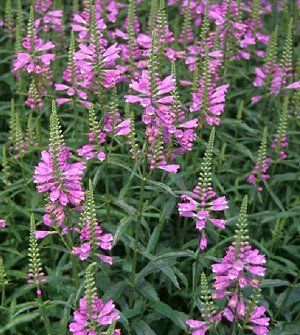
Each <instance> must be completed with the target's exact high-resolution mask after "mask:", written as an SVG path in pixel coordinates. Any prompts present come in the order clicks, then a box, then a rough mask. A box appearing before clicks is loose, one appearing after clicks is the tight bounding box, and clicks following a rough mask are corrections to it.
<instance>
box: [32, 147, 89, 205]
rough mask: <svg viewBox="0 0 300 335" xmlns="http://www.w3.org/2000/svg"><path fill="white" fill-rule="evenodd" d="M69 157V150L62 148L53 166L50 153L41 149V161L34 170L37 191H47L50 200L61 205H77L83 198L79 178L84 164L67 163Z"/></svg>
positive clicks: (81, 175) (80, 178)
mask: <svg viewBox="0 0 300 335" xmlns="http://www.w3.org/2000/svg"><path fill="white" fill-rule="evenodd" d="M69 157H70V151H69V150H68V149H67V148H64V150H63V151H62V152H61V153H60V157H59V160H58V162H57V163H58V165H57V167H55V165H54V162H53V157H51V154H50V153H49V152H48V151H46V150H43V151H42V157H41V161H40V163H39V164H38V165H37V166H36V168H35V172H34V183H35V184H37V189H38V192H49V198H50V200H51V202H56V201H57V202H58V203H60V204H61V205H62V206H66V205H67V204H68V203H71V204H74V205H77V204H79V203H80V202H81V201H82V200H83V199H84V192H83V190H82V186H81V180H82V177H83V172H84V169H85V164H84V163H73V164H69V163H68V162H67V160H68V158H69ZM56 169H58V171H59V173H58V171H57V170H56Z"/></svg>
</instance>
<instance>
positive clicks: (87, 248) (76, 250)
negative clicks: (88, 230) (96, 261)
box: [72, 242, 91, 261]
mask: <svg viewBox="0 0 300 335" xmlns="http://www.w3.org/2000/svg"><path fill="white" fill-rule="evenodd" d="M72 253H73V254H74V255H77V256H79V258H80V259H81V260H82V261H83V260H86V259H87V258H88V257H89V256H90V253H91V244H90V242H85V243H83V244H82V245H81V246H80V247H73V250H72Z"/></svg>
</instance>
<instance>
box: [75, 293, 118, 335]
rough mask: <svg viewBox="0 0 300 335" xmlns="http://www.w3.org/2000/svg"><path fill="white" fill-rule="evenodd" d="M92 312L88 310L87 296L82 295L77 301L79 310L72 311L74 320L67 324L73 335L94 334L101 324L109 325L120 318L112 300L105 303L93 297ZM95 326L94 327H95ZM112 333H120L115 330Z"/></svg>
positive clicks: (97, 331)
mask: <svg viewBox="0 0 300 335" xmlns="http://www.w3.org/2000/svg"><path fill="white" fill-rule="evenodd" d="M91 308H92V313H90V312H89V307H88V304H87V298H86V297H83V298H81V299H80V302H79V310H77V311H75V312H74V313H73V318H74V321H73V322H71V323H70V324H69V330H70V332H71V333H72V334H74V335H87V334H89V335H92V334H93V335H96V334H97V333H99V331H100V327H101V329H103V328H102V327H103V326H109V325H111V324H113V323H114V322H115V321H117V320H118V319H119V318H120V314H119V312H118V311H117V310H116V309H115V305H114V303H113V301H112V300H109V301H108V302H107V303H103V301H102V300H101V299H100V298H98V297H94V298H93V301H92V307H91ZM95 327H96V328H95ZM114 334H120V333H119V332H115V333H114Z"/></svg>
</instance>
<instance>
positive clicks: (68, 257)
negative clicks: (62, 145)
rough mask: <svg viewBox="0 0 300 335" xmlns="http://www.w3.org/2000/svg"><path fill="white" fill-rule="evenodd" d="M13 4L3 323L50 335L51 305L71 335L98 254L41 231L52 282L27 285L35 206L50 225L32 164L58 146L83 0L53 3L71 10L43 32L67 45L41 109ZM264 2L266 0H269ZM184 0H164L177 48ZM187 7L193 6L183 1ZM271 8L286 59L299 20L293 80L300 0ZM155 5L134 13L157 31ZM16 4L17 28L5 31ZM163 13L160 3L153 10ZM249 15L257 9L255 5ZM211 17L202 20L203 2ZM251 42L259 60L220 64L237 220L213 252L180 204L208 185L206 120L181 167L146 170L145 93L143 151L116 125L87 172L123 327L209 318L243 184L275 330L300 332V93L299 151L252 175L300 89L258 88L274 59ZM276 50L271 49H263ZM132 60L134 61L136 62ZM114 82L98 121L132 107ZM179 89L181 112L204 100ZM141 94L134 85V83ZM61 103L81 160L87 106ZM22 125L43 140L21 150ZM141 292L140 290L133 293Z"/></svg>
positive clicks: (4, 119)
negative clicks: (202, 180) (261, 70)
mask: <svg viewBox="0 0 300 335" xmlns="http://www.w3.org/2000/svg"><path fill="white" fill-rule="evenodd" d="M6 2H7V4H6V9H5V6H4V3H5V1H4V0H2V1H1V13H2V14H1V17H2V18H3V20H4V24H3V27H1V28H0V29H1V32H0V43H1V50H0V52H1V59H0V101H1V103H0V141H1V153H2V154H1V161H2V166H3V167H2V170H1V172H0V178H1V189H0V202H1V205H0V219H3V220H5V221H6V227H5V228H0V252H1V257H2V258H3V262H4V269H5V273H6V277H5V278H6V281H7V282H5V280H4V279H3V278H4V277H3V276H4V275H3V273H1V271H0V277H1V278H2V281H1V280H0V290H1V292H2V298H1V307H0V334H9V335H13V334H45V328H44V322H43V315H42V314H46V316H47V318H48V319H49V320H50V325H51V326H50V329H51V334H58V335H63V334H68V333H69V330H68V324H69V323H70V322H71V321H72V313H73V311H74V310H75V309H77V308H78V301H79V298H81V297H82V296H83V294H84V276H85V272H86V268H87V265H88V264H89V263H90V262H91V261H87V260H86V261H81V260H79V259H76V258H75V257H74V256H72V254H71V253H70V251H69V250H68V249H67V248H66V246H65V244H64V243H63V242H62V241H61V239H60V236H59V234H51V235H49V236H47V237H45V238H44V239H41V240H38V244H39V250H40V258H41V263H42V267H43V269H44V270H45V273H46V277H47V283H46V284H45V285H43V288H42V295H41V296H37V295H36V293H35V291H36V290H35V289H34V287H33V285H29V284H27V273H28V262H29V260H28V247H29V223H30V217H31V215H32V214H34V218H35V222H36V225H37V229H40V230H48V229H49V228H48V227H46V226H44V225H43V220H42V216H43V214H44V213H45V212H44V206H45V204H46V203H47V201H46V200H45V197H44V195H43V194H41V193H38V192H37V189H36V187H35V184H34V183H33V173H34V168H35V166H36V165H37V164H38V162H39V161H40V154H41V151H42V150H44V149H46V148H47V147H48V144H49V116H50V114H51V101H52V99H57V98H59V97H61V92H58V91H56V90H55V89H54V85H53V83H62V82H63V81H62V73H63V71H64V69H65V68H66V65H67V61H68V48H69V43H70V31H71V30H72V28H71V27H70V23H69V22H70V20H71V17H72V12H73V10H74V8H75V9H76V6H77V4H78V3H77V2H76V1H74V2H73V3H71V1H60V0H57V1H53V2H54V4H53V5H52V7H51V8H52V9H63V29H62V31H60V32H57V31H55V30H53V29H50V30H49V31H43V30H42V29H41V28H39V29H38V35H39V36H40V37H41V38H42V39H43V41H51V42H52V43H54V45H55V48H54V49H53V50H52V51H51V52H53V53H55V54H56V58H55V60H54V61H53V62H52V64H51V68H52V77H51V80H49V81H47V84H46V85H45V89H46V92H44V93H43V95H42V102H43V104H42V106H41V107H39V108H34V109H30V107H29V106H27V105H26V104H25V103H24V101H25V99H26V96H27V94H28V89H29V87H30V84H31V83H32V77H31V76H30V74H28V73H23V74H22V75H20V76H19V77H16V75H15V74H14V73H12V70H11V69H12V62H13V60H14V59H15V57H16V38H15V36H16V31H17V29H16V24H17V21H18V20H17V17H18V13H20V12H19V10H17V7H18V4H17V1H13V0H12V2H11V3H10V1H6ZM120 2H122V3H123V4H124V6H120V7H119V9H118V14H117V19H116V21H115V22H111V21H109V20H108V19H107V18H105V22H106V25H107V28H106V29H107V31H113V30H114V29H115V28H119V29H121V30H122V29H123V24H124V20H125V19H126V17H127V15H128V3H127V2H125V1H120ZM225 2H226V1H224V3H225ZM254 2H255V1H254ZM21 3H22V20H23V23H24V26H23V28H22V29H21V33H22V36H23V37H24V36H26V29H25V26H26V22H28V20H29V13H30V5H31V3H30V1H21ZM103 3H104V1H103ZM191 3H193V1H191ZM199 3H201V1H199ZM241 3H244V4H246V3H249V6H250V8H251V3H252V2H251V1H249V2H248V1H241ZM261 3H262V5H264V4H265V3H266V1H261ZM181 5H182V4H181V1H180V3H177V2H176V1H174V4H172V1H170V4H166V8H165V12H166V14H167V18H168V24H169V27H170V30H171V31H173V33H174V36H175V41H174V42H172V43H170V45H169V46H170V47H171V48H173V49H176V50H187V49H186V46H187V44H188V43H186V44H185V43H178V41H177V38H178V36H179V35H180V31H181V30H182V26H183V21H184V18H185V15H184V11H181V10H180V8H181ZM10 6H11V7H10ZM78 6H79V7H78V8H79V10H82V4H81V3H80V1H79V4H78ZM182 6H186V4H184V2H183V5H182ZM270 6H271V7H272V8H271V11H270V12H263V13H262V14H261V18H262V22H263V27H262V31H263V32H264V33H267V34H271V33H272V32H274V30H275V29H276V27H277V29H278V44H277V46H276V53H277V55H278V62H279V61H280V57H281V56H280V55H282V52H283V48H284V44H285V40H286V34H287V31H288V25H289V21H290V18H291V17H292V18H293V44H292V49H293V56H292V61H293V71H294V72H293V73H294V74H293V79H294V80H292V79H291V80H290V81H289V82H292V81H297V74H296V71H297V67H296V65H297V57H299V52H300V47H299V30H298V31H297V27H298V28H299V21H298V20H297V19H298V17H299V9H297V6H296V2H295V1H271V2H270ZM150 7H151V1H139V2H137V3H136V8H135V11H136V15H137V17H138V20H139V22H140V24H141V31H143V32H145V33H147V31H148V18H149V16H150V11H151V8H150ZM153 7H155V6H154V5H153V3H152V10H153ZM157 8H158V6H157ZM183 8H184V7H183ZM262 8H263V6H262ZM156 10H157V9H156ZM10 14H11V15H12V16H11V18H12V22H11V25H12V34H10V32H9V30H7V25H9V24H10V23H9V22H8V21H9V19H10V16H9V15H10ZM194 14H195V13H194V12H193V10H192V29H193V34H194V36H195V41H196V40H197V38H198V36H199V34H200V30H201V24H200V25H196V24H195V23H194V19H195V18H194ZM34 15H35V19H36V18H41V17H43V16H44V14H41V13H38V12H35V13H34ZM157 15H158V14H157V12H156V14H154V16H152V18H153V17H156V16H157ZM195 15H196V14H195ZM244 15H245V16H247V15H250V14H249V13H247V12H245V13H244ZM199 17H203V12H202V13H200V14H199ZM210 25H211V26H210V30H211V31H213V30H214V29H216V25H215V24H214V22H213V20H211V22H210ZM104 31H105V30H104ZM124 31H125V30H124ZM107 38H108V40H109V41H110V42H109V45H111V44H113V43H114V42H112V37H111V36H108V37H107ZM189 44H193V43H189ZM195 44H196V42H195ZM76 48H77V47H76ZM250 48H252V50H251V58H250V60H246V59H235V60H230V59H229V58H228V59H226V60H225V62H224V63H223V65H222V66H221V69H220V70H219V72H220V76H221V82H222V83H229V84H230V87H229V89H228V93H227V97H226V105H225V112H224V114H223V115H222V117H221V123H220V125H219V126H217V127H216V139H215V144H214V149H213V159H212V162H213V164H212V165H213V166H212V169H213V171H212V184H213V185H214V188H215V190H216V192H217V194H219V195H225V196H226V198H227V200H228V206H229V208H228V209H227V210H225V212H224V213H225V214H224V217H225V218H226V220H227V225H226V228H225V229H221V230H217V229H215V228H212V227H211V226H209V228H208V229H207V238H208V242H209V243H208V248H207V249H206V250H204V251H201V250H198V244H199V236H200V235H199V232H198V231H196V230H195V225H194V222H193V220H192V219H190V218H184V217H180V215H179V214H178V208H177V204H178V203H179V202H180V196H181V195H182V194H186V193H189V192H191V191H192V190H193V188H194V187H195V185H196V184H197V179H198V174H199V172H200V169H201V164H202V162H203V157H204V152H205V149H206V147H207V142H208V138H209V134H210V131H211V127H210V126H208V125H205V126H204V127H202V128H201V129H200V128H199V127H198V128H197V129H196V135H197V136H196V139H195V141H194V146H193V150H192V151H186V152H185V153H184V154H183V155H182V156H179V157H177V158H176V163H178V164H180V169H179V170H178V172H177V173H176V174H171V173H167V172H165V171H163V170H161V169H154V170H153V171H150V170H149V164H148V163H147V162H146V168H145V171H144V170H143V169H144V167H143V166H144V164H145V163H144V161H145V159H144V157H145V154H146V153H147V150H149V148H148V147H147V142H146V139H145V125H144V123H143V122H142V120H141V114H142V111H143V109H142V107H141V106H140V105H138V104H130V109H131V110H132V111H133V112H134V119H135V131H136V142H137V144H138V145H139V148H140V149H141V153H140V154H139V155H138V156H137V157H136V158H135V159H133V158H132V157H131V154H130V152H129V150H130V144H128V143H127V142H128V139H127V138H126V137H124V136H122V137H121V136H120V137H118V136H114V135H112V136H111V137H110V138H109V139H108V141H107V143H106V144H105V149H106V154H107V157H106V159H105V160H103V161H99V160H97V159H94V160H90V161H87V165H86V169H85V174H84V178H83V185H84V188H85V189H87V188H88V183H89V179H90V180H91V181H92V186H93V189H94V198H95V204H96V214H97V218H98V220H99V222H100V225H101V227H102V228H103V230H104V231H105V232H110V233H112V234H113V235H114V242H113V249H112V251H111V252H110V254H111V255H113V257H114V262H113V265H107V264H105V263H103V262H101V261H100V260H98V261H97V267H96V268H97V271H96V272H97V273H96V285H97V288H98V293H99V296H100V297H101V298H103V300H104V301H107V300H109V299H112V300H113V301H114V302H115V304H116V308H117V309H118V310H119V311H120V313H121V318H120V320H119V321H118V323H117V328H121V329H122V333H123V334H147V335H148V334H149V335H153V334H164V335H166V334H172V335H175V334H185V333H188V329H187V327H186V324H185V322H186V320H187V319H198V320H200V319H201V313H200V311H199V308H200V307H201V306H200V305H201V302H200V295H201V284H200V274H201V272H205V273H206V275H207V278H208V282H209V284H210V285H211V283H212V271H211V264H212V263H215V262H217V261H219V260H220V259H221V258H222V257H223V256H224V254H225V252H226V249H227V247H228V245H229V243H230V242H232V240H233V238H234V234H235V229H236V222H237V216H238V213H239V209H240V206H241V203H242V199H243V197H244V196H245V195H248V198H249V205H248V227H249V238H250V242H251V244H252V245H253V246H255V247H257V248H258V249H259V250H260V252H262V253H264V254H266V258H267V263H266V267H267V271H266V274H265V278H264V279H263V281H262V282H261V289H262V291H261V297H260V302H261V304H262V305H264V306H266V307H267V314H268V316H269V317H270V318H271V320H270V334H273V335H275V334H278V335H279V334H280V335H284V334H286V335H287V334H295V335H296V334H299V333H300V286H299V283H300V277H299V259H300V244H299V242H300V239H299V215H300V196H299V194H300V193H299V191H300V183H299V177H300V173H299V162H300V152H299V135H300V132H299V125H300V121H299V118H298V117H299V115H300V114H299V106H297V105H295V104H294V103H290V104H289V106H288V120H287V130H286V134H287V138H288V143H289V146H288V149H287V155H288V157H287V159H285V160H277V161H275V162H273V163H272V165H271V168H270V170H269V174H270V176H271V177H270V179H268V180H265V181H263V183H262V185H263V188H264V189H263V191H262V192H258V191H257V189H256V188H255V187H253V185H251V184H249V183H248V182H247V177H248V176H249V174H250V173H251V170H252V168H253V166H254V164H255V162H256V160H257V157H258V150H259V146H260V141H261V138H262V134H263V130H264V128H265V127H267V129H268V137H267V151H268V153H267V155H268V156H269V152H271V143H272V141H273V136H274V134H276V131H277V129H278V124H279V119H280V115H281V113H282V111H283V101H284V98H285V96H286V95H288V94H289V95H290V102H292V101H297V100H293V97H292V95H293V94H294V91H292V90H290V91H288V90H281V91H280V93H279V94H272V93H271V92H268V91H266V90H264V88H262V87H261V88H258V87H254V86H253V80H254V78H255V75H254V68H255V67H256V66H262V64H263V63H264V61H265V59H264V58H260V57H258V56H256V55H255V53H254V50H255V48H256V46H255V45H254V46H250ZM266 48H267V47H266V46H263V47H262V48H261V49H263V50H265V49H266ZM19 50H20V49H19ZM19 52H20V51H19ZM120 63H122V60H121V62H120ZM123 63H124V64H126V61H124V62H123ZM159 66H160V71H159V72H160V75H161V76H162V77H163V78H164V77H165V76H167V75H169V74H170V73H171V62H170V60H168V59H167V58H162V59H160V62H159ZM298 71H299V69H298ZM176 73H177V81H178V83H179V82H180V81H181V80H191V81H192V80H193V73H192V72H189V71H187V65H186V64H185V59H179V60H177V61H176ZM200 74H201V73H200ZM298 75H299V73H298ZM298 80H299V77H298ZM116 87H117V89H116V96H115V100H116V102H115V103H116V105H113V104H112V103H111V101H112V99H114V97H113V89H111V88H108V89H105V95H104V98H103V97H102V98H103V99H104V102H102V103H101V105H100V107H99V104H98V101H97V99H98V98H97V94H95V93H91V90H90V91H89V92H88V95H89V98H88V101H90V102H93V103H94V104H95V112H96V116H97V119H98V120H100V119H101V117H102V118H103V117H104V115H105V113H108V112H110V111H112V110H113V109H114V108H115V109H116V108H117V109H118V111H119V112H120V113H121V115H122V118H123V116H124V108H125V98H124V95H126V94H128V92H129V88H128V87H129V81H127V82H126V81H123V82H118V83H117V86H116ZM178 92H179V97H180V101H181V102H182V106H183V109H184V110H185V111H187V113H188V110H189V106H190V105H191V101H192V100H191V88H190V87H189V86H181V85H178ZM129 94H134V93H133V91H132V90H131V92H129ZM258 94H261V95H263V98H262V100H260V101H259V102H258V103H256V104H253V103H252V102H251V99H252V98H253V96H256V95H258ZM102 98H101V99H102ZM11 99H14V111H15V113H16V114H17V115H18V120H19V126H20V127H19V130H18V129H17V133H18V132H19V133H18V134H19V135H18V134H12V131H14V130H12V129H11V119H12V112H11ZM298 101H299V100H298ZM111 106H113V107H111ZM297 109H298V111H297ZM57 110H58V112H57V113H58V117H59V120H60V123H61V126H62V131H63V137H64V139H65V142H66V145H67V146H68V147H69V148H70V149H71V151H72V160H73V161H74V162H75V161H77V162H79V161H81V160H82V157H79V156H78V155H77V153H76V150H78V149H79V148H80V147H82V146H83V145H85V144H87V142H88V132H89V114H90V113H89V108H86V107H85V106H83V105H82V104H80V102H79V101H78V100H77V101H75V100H74V101H73V103H72V102H71V103H69V104H68V103H67V104H63V105H61V106H58V107H57ZM13 113H14V112H13ZM297 113H298V114H297ZM28 120H29V123H28ZM28 124H29V130H28ZM30 127H31V128H32V129H31V130H30ZM14 129H15V128H14ZM20 131H21V133H20ZM30 131H31V132H30ZM28 134H29V135H28ZM14 135H16V136H15V140H16V138H17V136H19V137H21V138H22V141H23V140H24V141H26V136H27V139H28V136H29V138H30V137H31V136H33V137H34V141H33V138H30V140H31V141H30V144H29V145H27V146H26V152H25V153H24V154H20V153H18V152H17V151H18V150H17V149H18V148H17V149H16V143H13V140H12V138H13V137H14ZM33 143H34V145H32V144H33ZM36 143H37V144H36ZM3 147H5V148H6V158H5V157H3V152H4V151H3V150H2V148H3ZM270 155H271V154H270ZM7 176H8V180H7ZM141 189H143V192H141ZM141 193H142V194H141ZM141 197H142V198H141ZM68 211H69V212H68V213H67V220H68V223H67V224H68V225H72V226H79V222H80V218H79V217H80V214H79V213H78V212H76V211H74V210H71V209H68ZM139 222H140V224H141V227H140V236H139V243H138V244H136V243H135V238H136V229H137V223H139ZM54 231H55V230H54ZM65 240H66V243H67V245H69V246H71V247H73V246H75V245H78V242H77V241H78V237H77V235H76V233H75V232H73V231H70V232H69V233H68V234H67V235H66V236H65ZM137 246H138V249H136V247H137ZM133 249H136V250H137V251H138V254H137V266H136V269H135V271H136V278H135V286H134V291H133V296H132V297H131V298H130V295H131V291H132V271H133V263H134V260H133V258H134V252H133ZM2 270H3V269H2ZM1 278H0V279H1ZM130 299H133V300H132V301H131V302H130V301H129V300H130ZM41 315H42V317H41ZM237 331H239V334H248V333H249V334H250V333H252V332H251V331H250V330H249V329H248V330H247V329H238V330H237ZM48 332H49V331H48ZM212 334H214V332H213V333H212ZM218 334H233V330H232V328H231V325H230V323H229V322H224V323H223V326H222V327H221V328H220V329H219V330H218Z"/></svg>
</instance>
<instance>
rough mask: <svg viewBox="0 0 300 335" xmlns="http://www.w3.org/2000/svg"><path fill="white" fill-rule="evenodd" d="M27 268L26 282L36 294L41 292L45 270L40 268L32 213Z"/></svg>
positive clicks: (44, 279)
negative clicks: (32, 287)
mask: <svg viewBox="0 0 300 335" xmlns="http://www.w3.org/2000/svg"><path fill="white" fill-rule="evenodd" d="M28 258H29V270H28V281H27V282H28V284H32V285H34V286H35V288H36V294H37V295H41V294H42V290H41V288H42V285H43V284H45V283H46V282H47V278H46V276H45V272H43V269H42V262H41V258H40V251H39V247H38V244H37V236H36V226H35V221H34V217H33V215H32V216H31V218H30V235H29V248H28Z"/></svg>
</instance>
